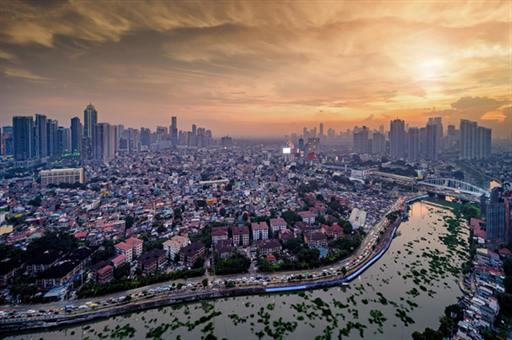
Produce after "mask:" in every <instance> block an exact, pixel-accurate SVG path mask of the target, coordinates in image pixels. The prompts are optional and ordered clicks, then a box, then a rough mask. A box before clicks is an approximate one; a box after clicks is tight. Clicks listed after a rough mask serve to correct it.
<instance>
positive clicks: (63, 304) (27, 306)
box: [0, 198, 405, 315]
mask: <svg viewBox="0 0 512 340" xmlns="http://www.w3.org/2000/svg"><path fill="white" fill-rule="evenodd" d="M404 201H405V198H400V199H398V200H397V201H396V202H395V203H394V204H393V205H392V206H391V208H390V210H389V211H394V210H397V209H398V208H400V207H401V205H402V204H403V202H404ZM386 215H387V213H386V214H384V215H383V217H382V218H381V220H380V221H379V223H377V224H376V225H375V226H374V227H373V228H372V230H371V231H370V232H369V233H368V234H367V235H366V237H365V238H364V240H363V241H362V242H361V245H360V246H359V247H358V249H357V250H356V251H355V253H353V254H352V255H351V256H349V257H347V258H345V259H344V260H342V261H340V262H339V263H338V264H336V263H332V264H330V265H327V266H323V267H318V268H314V269H311V270H293V271H283V272H277V273H261V274H258V273H257V272H256V273H254V274H252V273H251V274H247V273H245V274H236V275H222V276H217V275H216V276H215V281H217V280H236V279H238V278H242V277H247V278H248V277H251V276H252V277H256V276H271V275H275V276H276V277H277V278H278V280H280V278H281V277H282V276H283V275H286V276H289V275H291V274H294V275H299V274H302V275H303V276H304V274H306V273H310V272H317V273H321V272H322V271H323V270H324V269H327V270H328V269H330V268H333V267H334V268H335V267H337V266H340V265H342V264H347V263H350V262H351V261H354V260H355V259H356V258H357V257H359V256H360V255H362V254H363V252H364V251H365V250H366V249H367V246H368V245H370V247H369V249H371V247H372V245H373V244H374V242H373V241H372V240H373V236H374V235H376V234H378V232H379V230H381V229H382V225H383V224H384V223H385V222H386V221H387V219H386ZM372 254H373V251H371V250H370V251H369V252H368V254H367V256H366V257H365V258H368V256H371V255H372ZM359 263H360V264H362V263H364V259H361V261H360V262H359ZM252 266H253V264H251V268H252ZM352 269H353V268H351V270H352ZM204 278H207V279H208V281H209V282H211V281H212V280H213V275H204V276H203V277H194V278H188V279H187V280H184V279H180V280H174V281H166V282H160V283H156V284H152V285H148V286H143V287H138V288H135V289H131V290H128V291H122V292H116V293H112V294H110V295H102V296H98V297H89V298H85V299H76V300H64V301H55V302H51V303H45V304H22V305H18V306H2V307H0V310H2V311H17V312H19V313H23V314H24V315H26V313H27V311H28V310H35V311H36V313H37V312H38V311H39V310H40V309H45V310H47V311H48V310H49V309H51V308H54V309H59V308H65V307H66V306H67V305H74V306H80V305H84V304H85V303H87V302H93V303H94V302H101V303H103V302H105V301H106V300H107V299H109V298H114V299H117V298H119V297H121V296H127V295H133V294H135V293H141V292H143V291H149V290H150V289H156V288H157V287H163V286H165V285H169V286H170V285H172V284H173V283H175V284H176V285H177V284H178V283H180V282H181V283H182V284H186V282H199V281H201V280H202V279H204ZM171 293H172V294H173V295H175V294H176V295H179V294H182V293H177V292H175V291H170V292H163V293H160V294H158V295H156V296H159V297H164V296H165V295H168V294H171ZM98 307H101V305H100V306H98ZM87 310H90V308H89V309H87ZM62 313H63V312H61V314H62Z"/></svg>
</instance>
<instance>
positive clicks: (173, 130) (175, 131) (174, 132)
mask: <svg viewBox="0 0 512 340" xmlns="http://www.w3.org/2000/svg"><path fill="white" fill-rule="evenodd" d="M171 122H172V125H171V130H170V131H169V132H170V134H171V142H172V146H177V145H178V140H179V139H178V117H172V118H171Z"/></svg>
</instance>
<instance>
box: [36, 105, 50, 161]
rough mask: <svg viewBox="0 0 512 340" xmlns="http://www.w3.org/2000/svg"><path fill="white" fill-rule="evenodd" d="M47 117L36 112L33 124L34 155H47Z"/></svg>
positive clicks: (37, 156)
mask: <svg viewBox="0 0 512 340" xmlns="http://www.w3.org/2000/svg"><path fill="white" fill-rule="evenodd" d="M47 128H48V126H47V119H46V116H44V115H40V114H37V113H36V124H35V136H34V139H35V157H36V158H42V157H46V156H47V155H48V146H47V143H48V136H47Z"/></svg>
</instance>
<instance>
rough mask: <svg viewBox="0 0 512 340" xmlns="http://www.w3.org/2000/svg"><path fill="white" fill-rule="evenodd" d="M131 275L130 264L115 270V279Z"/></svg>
mask: <svg viewBox="0 0 512 340" xmlns="http://www.w3.org/2000/svg"><path fill="white" fill-rule="evenodd" d="M129 275H130V264H129V263H125V264H123V265H122V266H120V267H118V268H115V269H114V277H115V278H116V279H117V280H119V279H121V278H123V277H125V276H129Z"/></svg>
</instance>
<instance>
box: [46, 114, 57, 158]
mask: <svg viewBox="0 0 512 340" xmlns="http://www.w3.org/2000/svg"><path fill="white" fill-rule="evenodd" d="M46 130H47V131H46V136H47V139H46V146H47V150H48V156H56V155H58V154H59V136H58V135H57V131H58V130H59V122H58V121H57V120H55V119H48V120H47V121H46Z"/></svg>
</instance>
